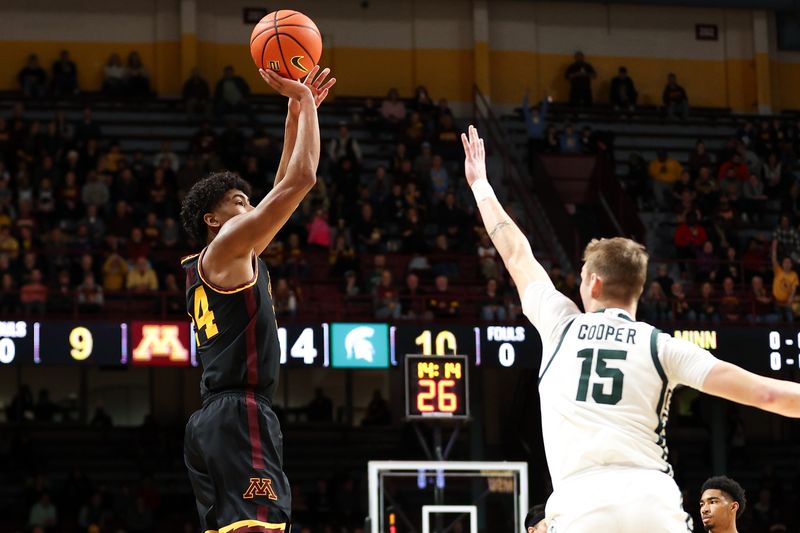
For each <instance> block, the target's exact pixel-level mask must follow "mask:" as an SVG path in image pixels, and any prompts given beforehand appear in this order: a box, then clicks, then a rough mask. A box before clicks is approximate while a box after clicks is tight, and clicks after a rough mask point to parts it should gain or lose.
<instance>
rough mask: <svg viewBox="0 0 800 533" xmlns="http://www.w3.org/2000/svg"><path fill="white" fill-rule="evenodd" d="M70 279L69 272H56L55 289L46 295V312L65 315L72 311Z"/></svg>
mask: <svg viewBox="0 0 800 533" xmlns="http://www.w3.org/2000/svg"><path fill="white" fill-rule="evenodd" d="M73 287H74V285H73V283H72V279H71V277H70V275H69V270H66V269H62V270H60V271H59V272H58V276H57V278H56V285H55V287H54V288H53V289H52V290H50V291H49V295H48V304H47V307H48V310H49V311H54V312H57V313H66V312H69V311H72V309H73V303H74V297H73V294H72V290H73Z"/></svg>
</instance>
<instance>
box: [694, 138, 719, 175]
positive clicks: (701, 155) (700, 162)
mask: <svg viewBox="0 0 800 533" xmlns="http://www.w3.org/2000/svg"><path fill="white" fill-rule="evenodd" d="M713 163H714V162H713V161H712V159H711V154H709V153H708V151H707V150H706V143H705V142H704V141H703V140H702V139H698V140H697V142H696V143H695V145H694V150H692V152H691V153H690V154H689V164H688V167H689V172H690V173H691V175H692V177H693V178H696V177H697V176H698V174H699V173H700V169H701V168H702V167H709V168H710V167H711V165H713Z"/></svg>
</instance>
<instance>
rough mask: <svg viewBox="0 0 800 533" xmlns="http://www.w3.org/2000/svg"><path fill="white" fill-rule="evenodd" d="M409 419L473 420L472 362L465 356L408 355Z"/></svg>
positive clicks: (407, 409) (406, 370) (407, 407)
mask: <svg viewBox="0 0 800 533" xmlns="http://www.w3.org/2000/svg"><path fill="white" fill-rule="evenodd" d="M404 364H405V380H406V386H405V391H406V417H407V418H412V419H431V418H447V419H453V420H454V419H463V418H468V417H469V375H468V369H469V359H468V358H467V356H465V355H419V354H415V355H407V356H406V357H404Z"/></svg>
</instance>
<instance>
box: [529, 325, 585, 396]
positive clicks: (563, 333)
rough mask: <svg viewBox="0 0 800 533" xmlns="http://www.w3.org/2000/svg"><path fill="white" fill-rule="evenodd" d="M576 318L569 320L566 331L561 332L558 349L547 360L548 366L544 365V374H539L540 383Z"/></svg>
mask: <svg viewBox="0 0 800 533" xmlns="http://www.w3.org/2000/svg"><path fill="white" fill-rule="evenodd" d="M575 318H578V317H577V316H576V317H575ZM575 318H573V319H572V320H570V321H569V323H568V324H567V326H566V327H565V328H564V331H563V332H562V333H561V338H560V339H558V344H557V345H556V349H555V350H553V355H551V356H550V360H549V361H547V366H546V367H544V370H543V371H542V375H541V376H539V381H538V383H541V382H542V378H543V377H544V375H545V374H546V373H547V369H548V368H550V364H551V363H552V362H553V359H555V358H556V354H557V353H558V349H559V348H561V344H562V343H563V342H564V338H565V337H566V336H567V332H568V331H569V328H570V326H572V323H573V322H575Z"/></svg>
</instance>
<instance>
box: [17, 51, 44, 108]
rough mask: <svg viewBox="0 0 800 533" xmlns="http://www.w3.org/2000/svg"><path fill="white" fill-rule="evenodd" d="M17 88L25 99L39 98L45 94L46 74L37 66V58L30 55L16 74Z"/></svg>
mask: <svg viewBox="0 0 800 533" xmlns="http://www.w3.org/2000/svg"><path fill="white" fill-rule="evenodd" d="M17 81H19V88H20V90H21V91H22V95H23V96H25V97H26V98H41V97H43V96H44V95H45V93H46V92H47V72H45V70H44V69H43V68H42V66H41V65H40V64H39V56H37V55H36V54H31V55H29V56H28V61H27V63H26V64H25V66H24V67H23V68H22V69H21V70H20V71H19V73H18V74H17Z"/></svg>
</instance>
